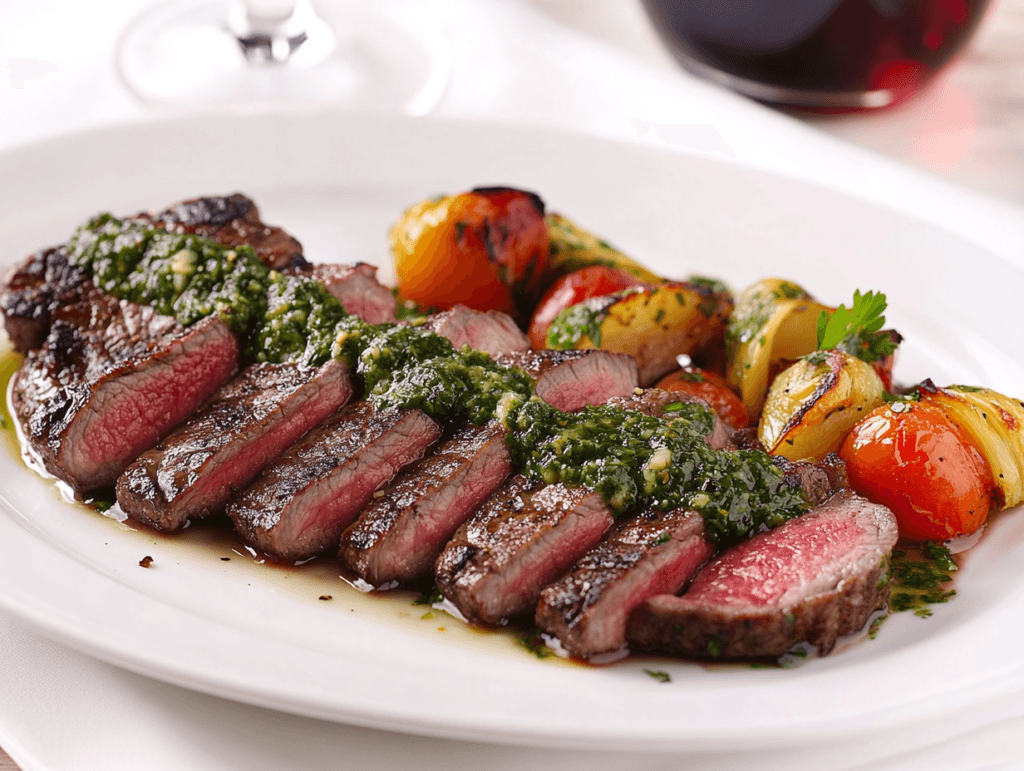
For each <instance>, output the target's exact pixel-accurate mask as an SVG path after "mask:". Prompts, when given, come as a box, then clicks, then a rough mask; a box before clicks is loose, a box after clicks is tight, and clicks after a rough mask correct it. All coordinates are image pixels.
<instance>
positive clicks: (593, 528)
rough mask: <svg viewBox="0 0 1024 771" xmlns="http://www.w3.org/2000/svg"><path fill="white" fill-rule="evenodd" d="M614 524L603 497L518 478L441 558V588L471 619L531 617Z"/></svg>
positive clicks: (494, 497)
mask: <svg viewBox="0 0 1024 771" xmlns="http://www.w3.org/2000/svg"><path fill="white" fill-rule="evenodd" d="M611 524H612V515H611V512H610V511H609V510H608V507H607V506H606V505H605V502H604V500H602V498H601V496H600V495H598V494H597V493H595V492H592V491H590V490H586V489H583V488H575V489H571V488H567V487H565V486H564V485H562V484H553V485H545V484H543V483H541V482H533V481H531V480H529V479H526V478H525V477H523V476H515V477H513V478H512V479H511V480H510V481H509V482H508V483H507V484H506V485H505V487H503V488H502V489H501V490H499V491H498V492H496V493H494V494H493V495H492V496H491V497H489V498H488V499H487V500H486V501H484V502H483V504H481V506H480V508H478V509H477V510H476V512H474V513H473V515H472V516H471V517H470V518H469V519H468V520H467V521H466V522H465V523H464V524H463V525H462V527H460V528H459V531H458V532H457V533H456V534H455V537H454V538H452V540H451V541H450V542H449V543H448V545H447V546H446V547H445V549H444V551H443V552H441V556H440V557H438V560H437V565H436V567H435V577H436V578H437V585H438V588H439V589H440V590H441V593H442V594H443V595H444V596H445V597H446V598H447V599H448V600H450V601H451V602H452V603H453V604H454V605H455V607H456V608H458V609H459V611H460V612H461V613H462V614H463V616H465V617H466V618H467V619H469V620H470V621H477V622H481V623H485V624H502V623H504V622H505V621H507V620H508V619H510V618H514V617H516V616H524V615H532V614H533V612H534V608H535V606H536V604H537V597H538V596H539V595H540V591H541V589H542V588H544V586H545V585H547V584H549V583H551V581H553V580H554V579H555V578H557V577H558V576H559V575H560V574H561V573H562V571H563V570H565V569H566V568H567V567H568V566H569V565H571V564H572V563H573V562H574V561H575V560H576V559H577V558H578V557H579V556H580V555H582V554H583V553H584V552H585V551H586V550H587V549H589V548H590V547H591V546H593V545H594V544H595V543H597V542H598V540H600V538H601V536H602V534H604V532H605V531H606V530H607V529H608V528H609V526H610V525H611Z"/></svg>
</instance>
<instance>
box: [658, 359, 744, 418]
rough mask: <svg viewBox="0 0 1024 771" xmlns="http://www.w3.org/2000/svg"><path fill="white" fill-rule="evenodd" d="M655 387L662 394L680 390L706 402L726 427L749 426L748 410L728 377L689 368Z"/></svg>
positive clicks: (661, 381) (674, 373) (664, 379)
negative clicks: (729, 382) (726, 379)
mask: <svg viewBox="0 0 1024 771" xmlns="http://www.w3.org/2000/svg"><path fill="white" fill-rule="evenodd" d="M654 387H655V388H660V389H661V390H663V391H679V392H681V393H685V394H688V395H690V396H696V397H699V398H701V399H703V400H704V401H706V402H707V403H708V404H709V405H710V406H711V409H713V410H714V411H715V412H716V413H717V414H718V417H720V418H721V419H722V420H723V421H724V422H725V423H726V424H727V425H729V426H731V427H732V428H746V427H747V426H748V425H749V421H748V419H747V411H746V409H744V407H743V402H741V401H740V397H738V396H737V395H736V392H735V391H733V390H732V389H731V388H730V387H729V384H728V383H727V382H725V378H723V377H721V376H719V375H716V374H715V373H714V372H708V371H707V370H703V369H698V368H697V367H686V368H685V369H681V370H679V371H678V372H673V373H672V374H671V375H666V376H665V377H663V378H662V379H661V380H659V381H658V382H657V383H656V384H655V385H654Z"/></svg>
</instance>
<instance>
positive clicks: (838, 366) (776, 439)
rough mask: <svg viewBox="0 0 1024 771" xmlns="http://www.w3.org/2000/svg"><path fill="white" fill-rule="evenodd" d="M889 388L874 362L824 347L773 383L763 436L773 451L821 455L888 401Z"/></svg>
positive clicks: (764, 414) (761, 429)
mask: <svg viewBox="0 0 1024 771" xmlns="http://www.w3.org/2000/svg"><path fill="white" fill-rule="evenodd" d="M883 390H884V389H883V387H882V381H881V379H880V378H879V377H878V374H877V373H876V372H875V369H874V367H872V366H871V365H870V364H868V363H866V362H863V361H861V360H860V359H858V358H856V357H855V356H850V355H849V354H847V353H843V352H841V351H822V352H821V353H820V354H816V355H815V356H811V357H808V358H806V359H801V360H800V361H798V362H797V363H796V364H794V365H793V366H791V367H789V369H787V370H785V371H783V372H782V374H780V375H779V376H778V377H777V378H775V382H774V383H772V387H771V390H770V391H769V392H768V398H767V399H766V400H765V404H764V412H762V414H761V422H760V424H759V425H758V428H757V436H758V439H760V440H761V444H763V445H764V446H765V449H767V450H768V452H770V453H772V454H773V455H782V456H783V457H786V458H789V459H790V460H805V459H809V460H821V459H822V458H824V457H825V456H826V455H828V454H829V453H830V452H835V451H836V450H838V449H839V447H840V445H841V444H842V443H843V440H844V439H845V438H846V435H847V434H848V433H849V432H850V430H851V429H852V428H853V427H854V425H855V424H856V423H857V422H858V421H859V420H860V419H861V418H863V417H864V416H865V415H867V414H868V413H869V412H870V411H871V410H873V409H874V408H875V407H877V406H878V405H880V404H881V403H882V392H883Z"/></svg>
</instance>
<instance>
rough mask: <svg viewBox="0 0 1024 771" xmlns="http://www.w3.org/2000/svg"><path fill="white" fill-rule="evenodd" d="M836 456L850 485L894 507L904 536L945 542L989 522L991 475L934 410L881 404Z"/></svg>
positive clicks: (957, 429) (918, 404)
mask: <svg viewBox="0 0 1024 771" xmlns="http://www.w3.org/2000/svg"><path fill="white" fill-rule="evenodd" d="M839 455H840V457H841V458H842V459H843V460H845V461H846V465H847V468H848V470H849V474H850V484H851V485H852V486H853V488H854V489H855V490H857V491H858V492H861V493H863V494H864V495H866V496H867V497H868V498H870V499H871V500H873V501H877V502H878V503H881V504H884V505H885V506H888V507H889V508H890V509H892V511H893V513H895V514H896V519H897V520H898V521H899V526H900V535H902V536H903V537H905V538H911V539H915V540H922V541H923V540H933V541H944V540H946V539H947V538H953V537H955V536H959V535H967V534H969V533H973V532H974V531H975V530H977V529H978V528H979V527H981V525H982V523H984V522H985V518H986V517H988V513H989V509H990V508H991V506H992V499H993V491H994V489H995V482H994V480H993V477H992V471H991V470H990V469H989V467H988V464H987V463H986V462H985V460H984V458H983V457H982V455H981V453H980V452H979V451H978V449H977V447H975V446H974V444H973V443H972V442H971V440H970V438H969V437H968V435H967V433H966V432H965V431H964V430H963V429H961V428H960V427H959V426H957V425H956V424H955V423H954V422H953V421H951V420H950V419H949V417H948V416H947V415H946V413H945V411H943V410H942V409H941V408H940V407H937V406H935V405H932V404H926V403H923V402H895V403H893V404H886V405H882V406H881V407H879V408H877V409H876V410H874V411H873V412H871V413H870V414H869V415H868V416H867V417H866V418H864V420H862V421H861V422H860V423H858V424H857V425H856V426H854V428H853V431H852V432H850V435H849V436H848V437H847V438H846V441H845V442H844V443H843V446H842V448H841V449H840V451H839Z"/></svg>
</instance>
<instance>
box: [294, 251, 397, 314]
mask: <svg viewBox="0 0 1024 771" xmlns="http://www.w3.org/2000/svg"><path fill="white" fill-rule="evenodd" d="M285 273H289V274H291V275H293V276H301V277H303V278H312V279H315V280H317V281H319V282H320V283H321V284H323V285H324V287H325V288H326V289H327V291H328V292H330V293H331V294H332V295H334V296H335V297H336V298H338V301H339V302H340V303H341V304H342V306H343V307H344V308H345V311H346V312H347V313H350V314H352V315H353V316H358V317H359V318H361V319H362V320H363V321H365V322H367V323H369V324H384V323H394V322H396V321H398V316H396V315H395V311H396V308H397V307H398V303H397V302H396V301H395V296H394V295H393V294H391V290H390V289H388V288H387V287H386V286H384V285H383V284H381V283H380V282H379V281H377V268H375V267H374V266H373V265H369V264H367V263H365V262H358V263H356V264H355V265H336V264H332V263H321V264H319V265H306V266H303V267H299V268H290V269H288V270H286V271H285Z"/></svg>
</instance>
